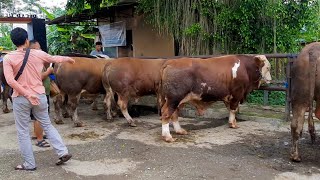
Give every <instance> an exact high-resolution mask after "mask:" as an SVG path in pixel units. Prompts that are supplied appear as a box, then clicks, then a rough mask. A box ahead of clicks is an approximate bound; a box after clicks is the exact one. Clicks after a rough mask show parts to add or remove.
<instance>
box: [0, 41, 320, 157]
mask: <svg viewBox="0 0 320 180" xmlns="http://www.w3.org/2000/svg"><path fill="white" fill-rule="evenodd" d="M73 58H74V59H75V63H74V64H70V63H59V64H55V66H54V74H55V77H56V79H55V82H56V84H57V86H58V87H59V91H60V92H59V94H58V95H56V96H55V97H54V101H53V102H54V108H55V118H54V121H55V122H56V123H57V124H61V123H63V121H62V115H63V111H62V110H63V109H64V110H65V111H67V112H68V114H70V115H71V118H72V120H73V121H74V125H75V126H76V127H79V126H83V124H82V122H81V121H79V118H78V113H77V107H78V104H79V99H80V96H81V93H83V92H84V91H86V92H87V93H89V94H95V95H96V96H98V95H99V94H105V98H104V105H105V111H106V114H107V118H108V119H112V118H113V117H114V116H115V114H116V113H115V111H116V110H117V108H119V109H120V110H121V113H122V114H123V116H124V117H125V119H126V120H127V122H128V123H129V125H130V126H136V123H135V121H134V119H133V118H132V117H131V116H130V114H129V113H128V102H129V100H130V99H138V98H139V97H142V96H146V95H156V97H157V105H158V111H159V115H160V117H161V122H162V137H163V140H164V141H166V142H173V141H175V139H174V138H173V137H172V136H171V134H170V130H169V124H170V122H171V123H172V125H173V128H174V130H175V132H176V133H177V134H187V131H186V130H185V129H183V128H182V127H181V126H180V124H179V121H178V114H179V113H178V112H179V110H180V109H182V108H183V105H184V104H186V103H190V104H191V105H193V106H194V107H195V108H196V109H197V112H198V114H199V115H202V114H203V113H204V111H205V110H206V108H208V107H209V106H210V105H211V104H212V103H214V102H216V101H223V102H224V104H225V106H226V108H227V109H228V110H229V127H230V128H238V125H237V123H236V118H235V117H236V112H237V110H238V108H239V104H240V103H243V102H244V101H245V99H246V96H247V95H248V94H249V93H250V92H252V91H253V90H255V89H258V88H259V86H260V85H261V84H262V83H269V82H270V81H271V75H270V68H271V66H270V63H269V61H268V60H267V58H266V57H265V56H264V55H226V56H220V57H211V58H189V57H181V58H176V59H139V58H132V57H123V58H116V59H109V60H105V59H99V58H96V59H95V58H88V57H73ZM319 58H320V43H311V44H309V45H307V46H306V47H305V48H304V49H303V50H302V51H301V53H300V54H299V56H298V58H297V59H296V60H295V61H294V62H293V67H292V72H291V74H292V80H291V81H292V92H291V95H292V98H291V102H292V114H293V118H292V122H291V133H292V149H291V159H292V160H293V161H301V157H300V154H299V152H298V140H299V136H301V133H302V128H303V124H304V120H305V118H304V114H305V112H306V111H307V109H309V119H308V125H309V133H310V135H311V140H312V142H314V140H315V130H314V122H313V119H312V112H313V101H314V100H315V101H316V103H317V104H316V108H315V115H316V117H317V118H320V103H318V102H320V93H317V92H319V89H320V76H317V66H318V64H319V63H320V59H319ZM0 78H1V79H0V80H1V81H2V82H4V83H5V79H4V76H3V71H2V65H1V64H0ZM5 87H6V88H4V93H3V95H2V99H3V112H4V113H8V112H9V110H8V107H7V99H8V98H9V93H8V92H9V90H8V89H9V87H8V86H7V85H6V86H5ZM117 105H118V106H117Z"/></svg>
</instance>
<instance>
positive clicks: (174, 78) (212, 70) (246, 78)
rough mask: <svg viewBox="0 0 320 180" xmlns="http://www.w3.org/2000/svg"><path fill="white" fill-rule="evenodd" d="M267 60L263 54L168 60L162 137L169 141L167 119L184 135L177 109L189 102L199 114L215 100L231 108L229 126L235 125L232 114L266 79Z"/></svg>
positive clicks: (164, 74)
mask: <svg viewBox="0 0 320 180" xmlns="http://www.w3.org/2000/svg"><path fill="white" fill-rule="evenodd" d="M270 80H271V76H270V63H269V61H268V60H267V59H266V57H265V56H249V55H230V56H222V57H216V58H209V59H195V58H181V59H176V60H168V61H167V62H166V63H165V64H164V65H163V69H162V72H161V90H160V92H161V99H162V101H164V102H165V103H164V105H163V106H162V109H161V113H162V116H161V119H162V137H163V138H164V140H165V141H167V142H172V141H174V140H175V139H173V138H172V136H171V134H170V131H169V120H170V119H171V120H172V121H173V127H174V130H175V131H176V133H177V134H187V132H186V130H184V129H183V128H181V126H180V124H179V122H178V109H179V108H181V107H182V105H183V104H184V103H187V102H189V101H190V103H191V104H192V105H194V106H195V107H196V108H197V110H198V113H199V114H200V115H202V114H203V113H204V110H205V109H206V108H207V107H208V106H209V105H211V104H212V103H213V102H215V101H223V102H224V103H225V105H226V107H227V108H228V109H229V110H230V115H229V126H230V127H231V128H237V125H236V119H235V113H236V111H237V109H238V106H239V103H242V102H243V101H244V100H245V98H246V96H247V94H248V93H250V92H251V91H252V90H254V89H257V88H258V87H259V86H260V83H261V82H262V81H266V82H269V81H270Z"/></svg>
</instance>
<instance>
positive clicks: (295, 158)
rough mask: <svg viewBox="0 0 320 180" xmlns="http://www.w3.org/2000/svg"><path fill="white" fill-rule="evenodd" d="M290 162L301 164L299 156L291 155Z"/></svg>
mask: <svg viewBox="0 0 320 180" xmlns="http://www.w3.org/2000/svg"><path fill="white" fill-rule="evenodd" d="M290 159H291V161H293V162H301V156H299V155H292V154H291V158H290Z"/></svg>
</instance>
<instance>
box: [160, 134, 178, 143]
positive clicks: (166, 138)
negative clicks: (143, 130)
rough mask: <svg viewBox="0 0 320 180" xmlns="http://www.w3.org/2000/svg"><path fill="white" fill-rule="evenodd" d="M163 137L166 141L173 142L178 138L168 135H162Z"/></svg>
mask: <svg viewBox="0 0 320 180" xmlns="http://www.w3.org/2000/svg"><path fill="white" fill-rule="evenodd" d="M162 139H163V140H164V141H165V142H168V143H171V142H174V141H176V140H177V138H173V137H168V136H162Z"/></svg>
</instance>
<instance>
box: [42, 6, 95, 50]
mask: <svg viewBox="0 0 320 180" xmlns="http://www.w3.org/2000/svg"><path fill="white" fill-rule="evenodd" d="M64 13H65V11H64V10H61V9H55V10H54V13H52V14H51V13H49V12H46V14H47V16H48V15H49V16H50V17H56V16H61V15H63V14H64ZM93 32H94V27H92V26H86V25H83V26H72V25H70V26H59V25H51V26H48V28H47V40H48V50H49V53H51V54H65V53H69V52H78V53H83V54H89V53H90V51H91V49H92V47H93V42H94V38H95V34H94V33H93Z"/></svg>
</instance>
